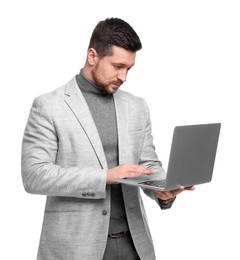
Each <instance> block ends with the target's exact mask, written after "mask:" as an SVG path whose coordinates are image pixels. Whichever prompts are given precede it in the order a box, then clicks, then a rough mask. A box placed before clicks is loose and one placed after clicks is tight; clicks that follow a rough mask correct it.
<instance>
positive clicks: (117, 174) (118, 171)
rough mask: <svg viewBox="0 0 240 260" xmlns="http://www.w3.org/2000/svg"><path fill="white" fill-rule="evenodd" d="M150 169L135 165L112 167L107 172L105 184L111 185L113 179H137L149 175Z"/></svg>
mask: <svg viewBox="0 0 240 260" xmlns="http://www.w3.org/2000/svg"><path fill="white" fill-rule="evenodd" d="M151 173H152V171H151V170H150V169H147V168H144V167H142V166H140V165H136V164H122V165H119V166H117V167H114V168H112V169H110V170H108V172H107V184H113V183H114V182H113V180H114V179H124V178H133V177H138V176H141V175H143V174H151Z"/></svg>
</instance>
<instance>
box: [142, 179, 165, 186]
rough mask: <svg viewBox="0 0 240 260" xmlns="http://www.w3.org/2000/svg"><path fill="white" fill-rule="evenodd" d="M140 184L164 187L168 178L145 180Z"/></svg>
mask: <svg viewBox="0 0 240 260" xmlns="http://www.w3.org/2000/svg"><path fill="white" fill-rule="evenodd" d="M139 184H144V185H150V186H155V187H160V188H164V187H165V185H166V180H165V179H164V180H156V181H143V182H139Z"/></svg>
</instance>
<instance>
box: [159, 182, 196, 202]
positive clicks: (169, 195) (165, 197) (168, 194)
mask: <svg viewBox="0 0 240 260" xmlns="http://www.w3.org/2000/svg"><path fill="white" fill-rule="evenodd" d="M194 189H195V187H194V186H191V187H183V186H181V187H180V188H179V189H177V190H171V191H155V193H156V195H157V197H158V198H159V199H160V200H162V201H163V202H164V203H166V204H167V203H169V202H171V201H172V200H173V199H174V198H175V197H176V196H177V195H178V194H180V193H181V192H183V191H185V190H194Z"/></svg>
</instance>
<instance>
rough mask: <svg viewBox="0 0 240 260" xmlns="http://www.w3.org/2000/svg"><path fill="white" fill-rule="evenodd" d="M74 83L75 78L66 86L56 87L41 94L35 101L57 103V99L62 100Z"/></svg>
mask: <svg viewBox="0 0 240 260" xmlns="http://www.w3.org/2000/svg"><path fill="white" fill-rule="evenodd" d="M74 82H75V77H74V78H72V79H71V80H70V81H69V82H68V83H67V84H64V85H62V86H60V87H57V88H55V89H53V90H51V91H49V92H47V93H43V94H41V95H39V96H37V97H36V98H35V99H36V100H44V101H46V102H48V101H49V102H54V101H59V99H64V97H65V95H66V90H67V88H69V87H71V86H73V85H74Z"/></svg>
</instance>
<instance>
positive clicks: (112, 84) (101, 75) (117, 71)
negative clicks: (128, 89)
mask: <svg viewBox="0 0 240 260" xmlns="http://www.w3.org/2000/svg"><path fill="white" fill-rule="evenodd" d="M112 52H113V54H112V55H111V56H105V57H103V58H101V59H97V61H96V62H95V65H94V67H93V69H92V75H91V76H92V79H93V81H94V83H95V84H96V85H97V86H99V87H100V88H101V89H102V90H103V91H104V92H106V93H109V94H114V93H115V92H116V91H117V90H118V88H119V87H120V86H121V85H122V84H123V83H124V82H125V81H126V78H127V73H128V71H129V69H130V68H131V67H132V66H133V65H134V63H135V57H136V53H135V52H131V51H127V50H125V49H123V48H120V47H116V46H113V47H112Z"/></svg>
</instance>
